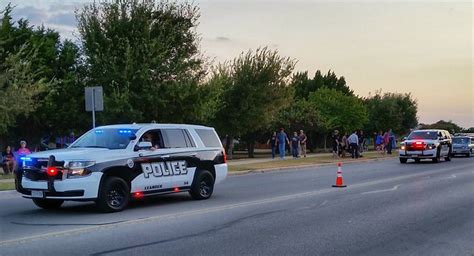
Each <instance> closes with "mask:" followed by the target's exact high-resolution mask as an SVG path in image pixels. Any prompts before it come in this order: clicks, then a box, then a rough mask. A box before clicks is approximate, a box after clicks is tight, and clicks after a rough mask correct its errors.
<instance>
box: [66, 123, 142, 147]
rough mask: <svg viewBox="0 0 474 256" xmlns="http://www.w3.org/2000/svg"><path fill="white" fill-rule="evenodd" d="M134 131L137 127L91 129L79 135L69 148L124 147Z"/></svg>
mask: <svg viewBox="0 0 474 256" xmlns="http://www.w3.org/2000/svg"><path fill="white" fill-rule="evenodd" d="M136 131H137V129H118V128H104V129H100V128H99V129H93V130H90V131H89V132H87V133H86V134H85V135H84V136H82V137H80V138H79V139H78V140H77V141H76V142H74V143H73V144H72V145H71V146H70V148H108V149H124V148H126V147H127V145H128V144H129V143H130V140H131V138H132V137H133V136H134V135H135V132H136Z"/></svg>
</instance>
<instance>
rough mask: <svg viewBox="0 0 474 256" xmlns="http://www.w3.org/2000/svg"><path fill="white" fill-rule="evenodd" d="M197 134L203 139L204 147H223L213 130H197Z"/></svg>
mask: <svg viewBox="0 0 474 256" xmlns="http://www.w3.org/2000/svg"><path fill="white" fill-rule="evenodd" d="M196 133H197V134H198V135H199V138H201V140H202V142H203V143H204V146H206V147H212V148H216V147H221V142H220V140H219V138H218V137H217V135H216V133H215V132H214V131H213V130H209V129H196Z"/></svg>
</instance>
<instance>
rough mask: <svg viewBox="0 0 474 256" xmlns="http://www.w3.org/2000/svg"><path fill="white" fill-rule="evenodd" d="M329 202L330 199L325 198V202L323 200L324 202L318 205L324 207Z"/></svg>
mask: <svg viewBox="0 0 474 256" xmlns="http://www.w3.org/2000/svg"><path fill="white" fill-rule="evenodd" d="M327 203H328V200H324V202H323V203H322V204H320V205H319V206H318V207H323V206H325V205H326V204H327Z"/></svg>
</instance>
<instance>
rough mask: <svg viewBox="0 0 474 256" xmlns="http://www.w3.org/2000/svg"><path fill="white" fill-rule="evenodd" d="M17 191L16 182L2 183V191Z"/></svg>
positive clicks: (0, 184)
mask: <svg viewBox="0 0 474 256" xmlns="http://www.w3.org/2000/svg"><path fill="white" fill-rule="evenodd" d="M13 189H15V182H13V181H12V182H1V183H0V191H2V190H13Z"/></svg>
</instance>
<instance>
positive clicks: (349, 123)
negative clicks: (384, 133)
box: [309, 87, 368, 141]
mask: <svg viewBox="0 0 474 256" xmlns="http://www.w3.org/2000/svg"><path fill="white" fill-rule="evenodd" d="M309 102H310V103H311V104H312V105H313V106H314V107H315V108H316V109H317V111H318V113H319V117H320V118H319V124H318V126H319V127H320V129H321V131H322V132H323V133H324V134H325V136H324V138H326V137H327V136H328V135H329V134H330V132H331V131H332V130H334V129H339V130H342V131H345V132H351V131H354V130H356V129H361V128H362V127H364V125H365V124H366V123H367V121H368V118H367V109H366V107H365V105H364V104H363V101H362V100H361V99H359V98H357V97H355V96H351V95H346V94H344V93H343V92H341V91H339V90H336V89H330V88H326V87H323V88H321V89H318V90H317V91H315V92H313V93H311V94H310V95H309ZM325 141H326V140H325Z"/></svg>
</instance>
